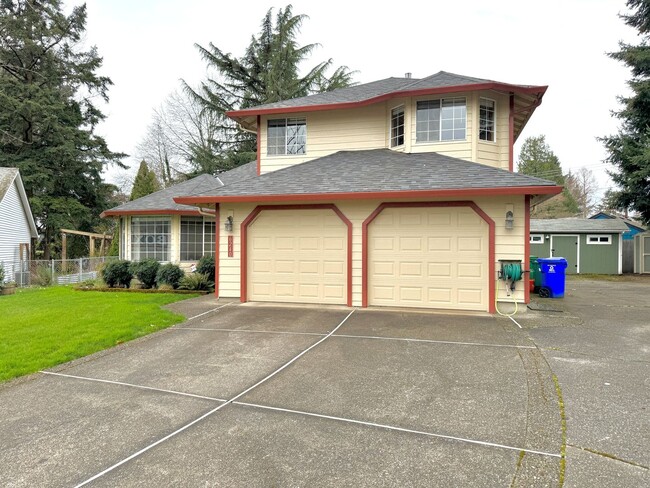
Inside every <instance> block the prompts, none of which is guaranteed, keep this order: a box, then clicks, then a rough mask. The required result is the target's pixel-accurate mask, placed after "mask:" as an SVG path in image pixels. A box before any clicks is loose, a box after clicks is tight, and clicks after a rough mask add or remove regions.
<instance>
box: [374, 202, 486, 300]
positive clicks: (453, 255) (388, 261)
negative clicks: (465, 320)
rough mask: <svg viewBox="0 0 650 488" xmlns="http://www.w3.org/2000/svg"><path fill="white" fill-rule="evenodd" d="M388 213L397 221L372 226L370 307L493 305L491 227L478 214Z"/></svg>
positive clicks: (453, 210)
mask: <svg viewBox="0 0 650 488" xmlns="http://www.w3.org/2000/svg"><path fill="white" fill-rule="evenodd" d="M406 210H408V211H406ZM401 212H404V215H403V216H401V215H400V213H401ZM384 214H386V218H385V219H384V222H389V221H392V222H395V223H397V225H394V226H393V227H389V226H377V227H375V225H374V224H375V222H374V221H373V223H372V224H370V226H369V228H368V233H369V239H368V243H369V248H368V298H369V304H370V305H386V306H407V307H429V308H460V309H471V310H487V309H488V304H487V291H486V290H487V289H488V277H487V269H488V265H487V259H488V246H487V243H488V226H487V224H486V223H485V222H484V221H483V220H482V219H481V218H480V217H479V216H478V215H476V214H475V213H474V212H473V211H469V210H466V209H464V208H442V207H441V208H438V207H423V208H413V209H411V208H409V209H403V208H387V209H384V210H383V212H382V214H380V216H383V215H384ZM415 215H419V216H420V217H419V218H416V217H415ZM378 218H379V217H378ZM395 242H397V243H398V246H397V248H396V249H395V248H394V246H392V247H391V245H390V244H391V243H393V244H394V243H395Z"/></svg>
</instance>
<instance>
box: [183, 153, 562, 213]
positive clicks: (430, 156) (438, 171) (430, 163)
mask: <svg viewBox="0 0 650 488" xmlns="http://www.w3.org/2000/svg"><path fill="white" fill-rule="evenodd" d="M496 190H503V191H502V192H501V193H502V194H515V193H520V194H550V193H558V192H559V191H560V190H561V187H558V186H556V184H555V183H554V182H552V181H548V180H543V179H541V178H536V177H533V176H527V175H523V174H518V173H511V172H509V171H506V170H503V169H498V168H494V167H491V166H486V165H483V164H479V163H473V162H470V161H465V160H463V159H458V158H453V157H450V156H444V155H442V154H438V153H418V154H408V153H401V152H396V151H391V150H389V149H372V150H365V151H339V152H337V153H334V154H331V155H329V156H324V157H322V158H318V159H314V160H312V161H308V162H306V163H301V164H296V165H293V166H289V167H287V168H283V169H280V170H277V171H273V172H270V173H265V174H263V175H261V176H258V177H252V178H247V179H242V180H240V181H238V182H235V183H232V184H229V185H225V186H219V187H217V186H215V187H214V188H212V189H210V190H207V191H204V192H203V193H195V194H194V196H184V197H179V198H176V201H177V202H182V203H186V204H191V203H195V204H196V203H209V202H213V201H255V200H262V199H265V200H267V201H268V200H280V199H281V200H285V201H286V200H291V199H296V200H307V199H310V200H314V199H318V198H321V199H322V198H358V199H362V198H373V197H375V196H376V194H381V196H387V194H390V193H394V194H395V196H396V197H401V196H409V197H416V196H418V195H417V194H418V192H428V193H431V194H433V193H436V192H438V193H441V192H445V191H448V192H450V194H454V195H455V194H460V193H461V192H464V193H466V194H470V193H473V194H480V193H482V191H486V192H489V193H496ZM423 196H424V195H423Z"/></svg>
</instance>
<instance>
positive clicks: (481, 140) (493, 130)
mask: <svg viewBox="0 0 650 488" xmlns="http://www.w3.org/2000/svg"><path fill="white" fill-rule="evenodd" d="M483 100H487V101H489V102H492V103H493V104H494V120H493V123H494V128H493V129H492V136H493V139H492V140H490V139H481V102H482V101H483ZM478 140H479V142H488V143H492V144H496V142H497V101H496V100H493V99H492V98H488V97H479V99H478Z"/></svg>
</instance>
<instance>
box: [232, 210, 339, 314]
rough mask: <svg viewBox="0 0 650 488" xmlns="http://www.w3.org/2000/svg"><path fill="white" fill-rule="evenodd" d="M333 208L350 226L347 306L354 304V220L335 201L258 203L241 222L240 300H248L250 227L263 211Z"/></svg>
mask: <svg viewBox="0 0 650 488" xmlns="http://www.w3.org/2000/svg"><path fill="white" fill-rule="evenodd" d="M320 209H329V210H332V211H333V212H334V213H335V214H336V215H337V216H338V217H339V219H341V221H342V222H343V223H344V224H345V225H346V226H347V228H348V245H347V306H348V307H351V306H352V222H350V220H349V219H348V218H347V217H346V216H345V215H344V214H343V212H341V210H339V208H338V207H337V206H336V205H334V204H333V203H313V204H302V205H300V204H299V205H258V206H257V207H255V208H254V209H253V211H252V212H251V213H250V214H248V216H247V217H246V218H245V219H244V221H243V222H242V223H241V257H240V272H241V275H240V286H241V291H240V298H239V299H240V301H241V302H242V303H243V302H246V301H248V243H247V241H248V227H249V226H250V224H251V223H252V222H253V221H254V220H255V218H256V217H257V216H258V215H259V214H260V213H262V212H263V211H271V210H320Z"/></svg>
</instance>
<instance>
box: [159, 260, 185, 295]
mask: <svg viewBox="0 0 650 488" xmlns="http://www.w3.org/2000/svg"><path fill="white" fill-rule="evenodd" d="M184 274H185V273H183V270H182V269H181V268H180V267H178V266H177V265H175V264H172V263H167V264H163V265H162V266H161V267H160V268H158V273H157V274H156V283H157V284H158V287H159V288H160V287H161V285H169V286H171V287H172V288H174V289H176V288H178V284H179V282H180V281H181V278H182V277H183V275H184Z"/></svg>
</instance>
